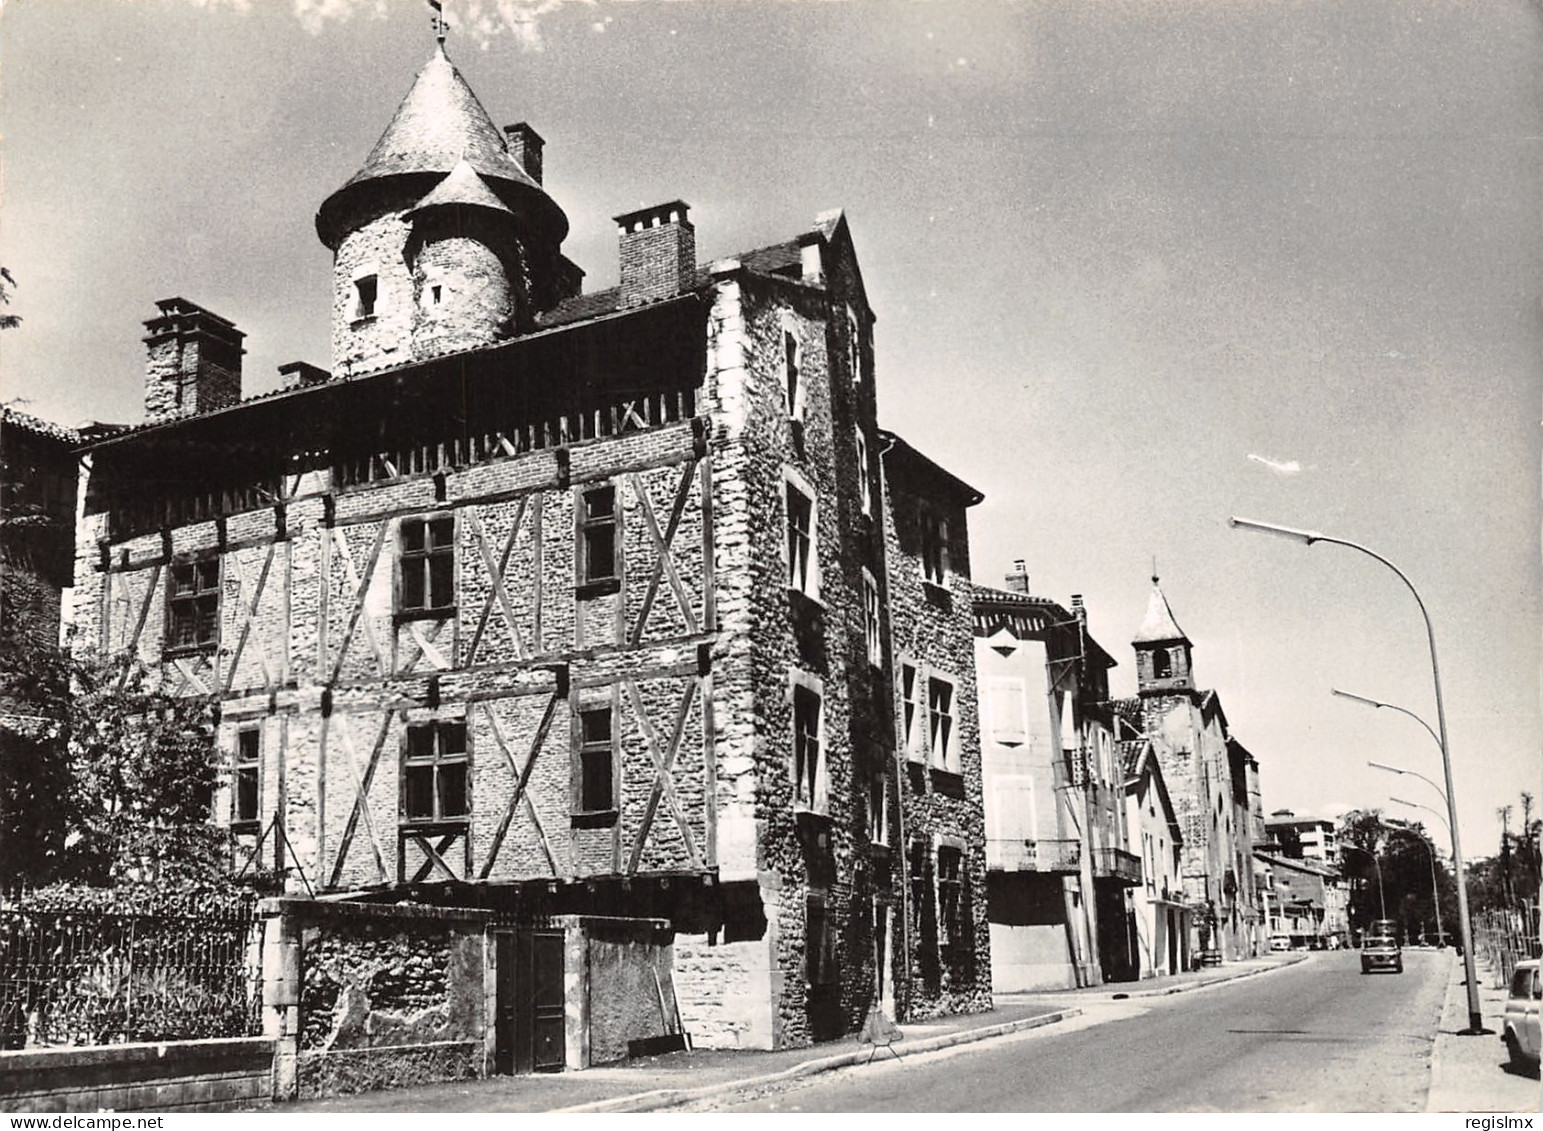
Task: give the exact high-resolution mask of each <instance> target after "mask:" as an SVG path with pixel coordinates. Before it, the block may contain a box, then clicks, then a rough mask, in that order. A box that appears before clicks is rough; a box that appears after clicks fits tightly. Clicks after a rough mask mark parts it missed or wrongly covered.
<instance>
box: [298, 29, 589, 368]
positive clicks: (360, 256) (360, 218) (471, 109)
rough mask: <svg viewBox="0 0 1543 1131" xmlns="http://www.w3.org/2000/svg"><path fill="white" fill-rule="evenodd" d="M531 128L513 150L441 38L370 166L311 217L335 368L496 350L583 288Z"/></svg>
mask: <svg viewBox="0 0 1543 1131" xmlns="http://www.w3.org/2000/svg"><path fill="white" fill-rule="evenodd" d="M525 130H526V132H527V133H528V134H529V136H530V138H533V139H535V141H534V142H533V143H532V144H531V145H522V146H521V147H519V148H518V150H514V149H511V146H510V142H509V139H508V138H507V137H506V136H505V134H504V133H503V132H502V131H500V130H499V129H498V128H497V127H496V126H494V125H493V121H492V119H491V118H490V117H489V116H488V114H487V111H486V110H484V109H483V107H482V104H481V103H480V102H479V101H478V100H477V96H476V95H475V94H473V93H472V90H471V88H470V87H469V86H468V85H467V84H466V80H465V79H463V78H462V77H461V74H460V72H459V71H457V70H456V68H455V67H454V66H453V65H452V64H451V62H450V60H449V58H448V57H447V56H446V54H445V50H444V45H443V42H440V43H439V44H438V45H436V47H435V49H434V54H433V55H432V56H431V57H430V59H429V61H428V63H426V64H425V65H424V67H423V69H422V70H421V71H419V72H418V76H417V78H416V79H414V80H413V85H412V88H411V89H410V90H409V91H408V92H407V96H406V97H405V98H404V99H403V100H402V103H401V105H400V106H398V107H397V111H396V114H395V115H394V116H393V117H392V119H391V123H390V124H389V125H388V126H387V127H386V130H385V132H384V133H383V134H382V135H381V137H380V140H379V141H377V142H376V143H375V148H374V149H372V150H371V151H370V155H369V156H368V157H367V158H366V159H365V162H364V165H363V167H362V168H361V169H360V170H359V171H358V172H357V173H355V174H354V175H353V177H352V178H350V179H349V181H348V183H346V184H345V185H343V187H342V188H340V189H338V190H337V191H336V192H334V193H333V194H332V195H331V196H329V197H328V198H327V199H326V200H325V201H324V202H323V203H322V206H321V208H320V210H319V211H318V212H317V214H316V232H317V235H319V236H320V237H321V240H322V242H323V243H324V244H326V245H327V246H328V247H329V248H331V249H332V251H333V305H332V362H333V372H334V373H335V374H337V375H339V376H346V375H349V374H357V373H364V372H369V371H371V370H374V369H381V368H384V367H386V366H391V365H397V364H401V363H405V362H409V361H419V360H424V359H426V358H431V357H437V356H440V355H442V354H445V353H451V352H456V351H459V350H464V349H472V348H476V347H479V346H486V345H492V344H494V343H495V342H498V341H501V340H503V339H505V338H509V337H512V336H514V335H516V334H519V333H521V332H524V331H526V330H529V329H530V328H531V327H532V326H533V325H534V321H535V316H536V314H537V312H539V311H541V310H545V309H548V308H549V307H551V306H554V305H556V304H557V303H558V302H559V301H561V300H562V299H563V298H566V297H569V296H570V295H573V294H576V293H577V292H578V289H579V283H580V280H581V277H582V273H581V272H580V271H579V270H578V268H577V267H575V266H574V265H573V264H572V263H570V262H569V261H568V260H567V259H566V258H565V257H564V256H563V254H562V250H561V249H562V241H563V238H564V237H565V236H566V235H567V234H568V219H567V217H566V216H565V215H564V214H563V211H562V209H561V208H559V207H558V206H557V204H556V202H555V201H553V200H552V198H551V197H550V196H548V195H547V193H546V191H545V190H544V189H543V188H542V187H541V167H540V163H541V159H540V153H541V149H540V145H539V140H540V139H539V136H538V135H536V134H535V131H534V130H530V129H529V127H525ZM520 137H521V139H522V140H523V138H524V135H520ZM530 164H534V166H535V168H534V169H530V168H527V165H530Z"/></svg>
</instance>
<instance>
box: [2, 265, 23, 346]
mask: <svg viewBox="0 0 1543 1131" xmlns="http://www.w3.org/2000/svg"><path fill="white" fill-rule="evenodd" d="M15 289H16V279H15V278H14V277H13V276H12V275H11V272H10V271H9V270H8V269H6V268H4V267H0V306H10V305H11V292H12V291H13V290H15ZM20 325H21V315H20V314H0V330H14V329H16V327H18V326H20Z"/></svg>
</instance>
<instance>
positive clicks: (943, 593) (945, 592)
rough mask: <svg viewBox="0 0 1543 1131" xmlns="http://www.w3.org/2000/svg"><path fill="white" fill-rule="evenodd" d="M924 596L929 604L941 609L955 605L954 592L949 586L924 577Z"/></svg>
mask: <svg viewBox="0 0 1543 1131" xmlns="http://www.w3.org/2000/svg"><path fill="white" fill-rule="evenodd" d="M922 596H923V597H925V598H926V600H927V603H928V604H929V605H934V606H936V607H937V608H940V609H945V610H947V609H952V608H953V607H954V594H953V591H952V590H951V589H949V588H948V586H946V585H943V584H941V583H939V582H936V581H933V580H931V579H930V578H925V577H924V578H922Z"/></svg>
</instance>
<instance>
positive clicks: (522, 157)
mask: <svg viewBox="0 0 1543 1131" xmlns="http://www.w3.org/2000/svg"><path fill="white" fill-rule="evenodd" d="M504 140H505V141H506V142H507V143H508V145H509V156H510V157H513V158H514V159H515V160H516V161H518V162H519V163H520V168H522V169H524V170H525V171H526V172H527V173H529V174H530V179H531V180H533V181H535V182H536V183H537V184H538V185H539V184H540V183H541V153H542V150H543V149H545V148H546V139H545V138H543V137H542V136H541V135H540V134H538V133H537V132H536V131H535V130H533V129H531V128H530V123H529V122H516V123H515V124H514V125H512V126H505V127H504Z"/></svg>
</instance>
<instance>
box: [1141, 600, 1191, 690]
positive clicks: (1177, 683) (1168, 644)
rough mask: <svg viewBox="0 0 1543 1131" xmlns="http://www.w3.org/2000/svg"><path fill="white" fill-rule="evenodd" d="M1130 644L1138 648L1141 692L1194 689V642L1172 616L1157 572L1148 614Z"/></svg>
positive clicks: (1148, 602) (1148, 605)
mask: <svg viewBox="0 0 1543 1131" xmlns="http://www.w3.org/2000/svg"><path fill="white" fill-rule="evenodd" d="M1131 644H1132V645H1133V646H1134V647H1135V649H1136V687H1137V690H1138V691H1139V693H1140V694H1142V695H1174V694H1184V693H1188V692H1192V691H1194V690H1195V672H1194V662H1193V655H1192V650H1193V648H1194V645H1193V644H1191V643H1190V639H1189V637H1187V636H1185V635H1184V630H1183V629H1181V628H1180V627H1179V625H1178V622H1177V621H1175V620H1174V619H1173V610H1172V609H1170V608H1169V607H1168V598H1166V597H1164V596H1163V590H1162V587H1161V586H1160V585H1159V584H1158V580H1157V576H1156V575H1155V574H1154V575H1153V577H1152V595H1151V596H1150V597H1149V598H1148V599H1147V615H1146V617H1145V618H1144V619H1143V620H1142V622H1141V627H1140V628H1139V629H1137V630H1136V638H1135V639H1134V640H1132V641H1131Z"/></svg>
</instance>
